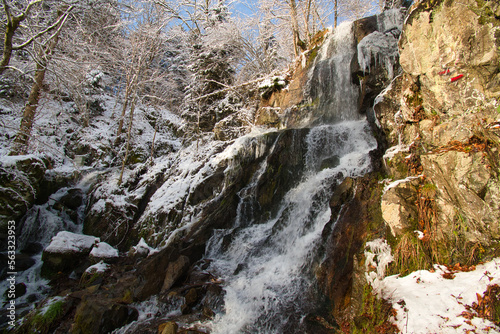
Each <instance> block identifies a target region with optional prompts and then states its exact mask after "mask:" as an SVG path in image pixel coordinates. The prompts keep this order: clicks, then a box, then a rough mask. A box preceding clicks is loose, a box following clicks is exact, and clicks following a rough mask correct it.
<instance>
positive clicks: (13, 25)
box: [0, 17, 21, 75]
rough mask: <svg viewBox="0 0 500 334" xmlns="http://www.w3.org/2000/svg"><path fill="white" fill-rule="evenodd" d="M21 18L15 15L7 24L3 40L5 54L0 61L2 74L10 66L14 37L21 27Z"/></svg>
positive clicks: (0, 72)
mask: <svg viewBox="0 0 500 334" xmlns="http://www.w3.org/2000/svg"><path fill="white" fill-rule="evenodd" d="M20 23H21V20H20V19H19V18H18V17H13V18H12V21H11V22H9V23H7V24H6V25H5V37H4V40H3V55H2V60H1V61H0V75H1V74H2V73H3V72H4V71H5V69H6V68H7V66H9V63H10V58H11V56H12V38H13V37H14V33H15V32H16V29H17V28H18V27H19V24H20Z"/></svg>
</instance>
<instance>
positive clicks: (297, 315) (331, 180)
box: [207, 120, 376, 333]
mask: <svg viewBox="0 0 500 334" xmlns="http://www.w3.org/2000/svg"><path fill="white" fill-rule="evenodd" d="M367 126H368V125H367V123H366V121H364V120H360V121H349V122H344V123H339V124H336V125H323V126H319V127H316V128H313V129H311V130H310V133H309V135H308V137H307V139H306V143H307V154H306V166H307V167H306V169H307V170H306V172H305V176H304V178H303V180H302V181H301V182H299V184H298V185H297V186H296V187H294V188H293V189H291V190H290V191H289V192H288V193H287V194H286V195H285V197H284V198H283V200H282V202H281V205H280V208H279V211H278V214H277V215H276V216H275V217H273V218H271V219H269V220H268V221H267V222H265V223H263V224H253V225H250V226H247V227H245V228H239V229H234V230H231V231H226V233H224V232H221V231H219V233H216V234H215V235H214V237H213V239H215V240H212V241H211V246H209V249H208V254H207V256H208V257H210V258H212V259H214V262H213V263H212V267H211V269H212V270H213V271H214V272H216V273H217V274H219V275H220V276H221V277H222V279H223V281H224V282H225V285H224V290H225V293H226V295H225V306H224V308H225V312H224V313H221V314H219V315H217V317H216V319H215V320H214V321H213V322H212V323H211V324H210V325H209V326H210V327H211V328H212V332H213V333H283V332H284V331H285V330H286V328H287V326H289V325H290V324H295V325H294V326H300V322H301V318H302V317H303V316H304V315H305V314H307V312H308V310H307V306H308V305H307V300H306V295H307V293H308V290H309V289H310V287H311V285H312V284H313V280H312V278H311V276H312V271H311V269H312V268H311V267H310V263H311V262H312V259H313V258H314V256H315V251H316V246H317V243H318V241H319V240H320V236H321V232H322V231H323V228H324V226H325V224H326V223H327V222H328V221H329V220H330V215H331V213H330V208H329V199H330V197H331V193H332V189H333V186H334V185H335V184H338V183H339V182H341V181H342V180H343V179H344V178H345V177H347V176H360V175H363V174H364V173H366V172H368V171H369V170H370V159H369V157H368V153H369V151H370V150H372V149H374V148H375V147H376V142H375V140H374V139H373V137H371V135H370V134H369V131H368V128H367ZM334 156H335V157H338V162H337V164H336V166H334V167H326V168H323V169H321V168H320V163H321V160H322V159H329V158H332V157H334ZM257 175H259V176H260V174H257ZM253 184H257V182H253ZM238 219H239V220H242V219H244V215H242V214H241V213H239V218H238ZM239 226H246V225H245V224H241V223H240V224H239ZM230 233H232V234H233V236H232V242H231V244H230V246H228V247H226V248H225V249H223V247H221V246H220V242H219V243H218V242H217V241H220V240H221V237H222V236H223V235H227V234H230Z"/></svg>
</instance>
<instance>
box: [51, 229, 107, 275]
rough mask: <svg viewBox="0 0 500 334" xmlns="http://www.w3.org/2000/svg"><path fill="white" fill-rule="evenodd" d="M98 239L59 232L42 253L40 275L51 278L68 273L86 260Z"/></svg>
mask: <svg viewBox="0 0 500 334" xmlns="http://www.w3.org/2000/svg"><path fill="white" fill-rule="evenodd" d="M98 242H99V238H96V237H94V236H90V235H83V234H75V233H71V232H67V231H61V232H59V233H57V235H56V236H55V237H53V238H52V241H51V242H50V244H49V245H48V246H47V247H46V248H45V249H44V251H43V253H42V261H43V266H42V275H44V276H45V277H49V278H51V277H53V276H54V275H55V274H57V273H58V272H66V273H68V272H70V271H71V270H73V269H75V268H77V267H78V266H79V265H81V264H82V262H83V261H84V260H85V259H87V258H88V255H89V254H90V251H91V249H92V247H94V245H95V244H96V243H98Z"/></svg>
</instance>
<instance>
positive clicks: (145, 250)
mask: <svg viewBox="0 0 500 334" xmlns="http://www.w3.org/2000/svg"><path fill="white" fill-rule="evenodd" d="M132 250H133V252H134V253H136V254H140V255H142V256H149V255H152V254H154V253H158V249H156V248H153V247H151V246H149V245H148V244H147V243H146V241H145V240H144V238H141V240H140V241H139V242H138V243H137V245H135V246H133V247H132Z"/></svg>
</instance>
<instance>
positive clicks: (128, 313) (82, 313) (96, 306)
mask: <svg viewBox="0 0 500 334" xmlns="http://www.w3.org/2000/svg"><path fill="white" fill-rule="evenodd" d="M138 317H139V312H138V311H137V310H136V309H135V308H133V307H130V306H127V305H123V304H118V303H113V302H111V301H109V300H102V299H100V298H92V297H90V298H88V299H85V300H83V301H82V302H81V303H80V305H79V306H78V308H77V309H76V313H75V322H74V326H73V329H72V333H73V334H87V333H88V334H94V333H95V334H106V333H109V332H112V331H113V330H115V329H116V328H120V327H123V326H124V325H126V324H128V323H130V322H132V321H134V320H137V318H138Z"/></svg>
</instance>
